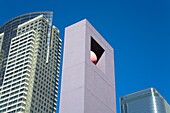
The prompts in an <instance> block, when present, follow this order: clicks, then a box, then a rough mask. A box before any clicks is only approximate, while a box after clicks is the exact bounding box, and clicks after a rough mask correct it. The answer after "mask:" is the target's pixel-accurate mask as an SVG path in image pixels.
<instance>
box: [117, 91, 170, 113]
mask: <svg viewBox="0 0 170 113" xmlns="http://www.w3.org/2000/svg"><path fill="white" fill-rule="evenodd" d="M120 101H121V113H170V105H169V104H168V103H167V102H166V100H165V99H164V98H163V97H162V96H161V95H160V93H159V92H158V91H157V90H156V89H154V88H149V89H145V90H142V91H139V92H136V93H133V94H129V95H126V96H123V97H121V98H120Z"/></svg>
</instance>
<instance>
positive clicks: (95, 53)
mask: <svg viewBox="0 0 170 113" xmlns="http://www.w3.org/2000/svg"><path fill="white" fill-rule="evenodd" d="M103 53H104V49H103V48H102V47H101V46H100V45H99V44H98V43H97V42H96V41H95V40H94V38H93V37H91V50H90V60H91V61H92V62H93V63H94V64H97V63H98V61H99V60H100V58H101V56H102V54H103Z"/></svg>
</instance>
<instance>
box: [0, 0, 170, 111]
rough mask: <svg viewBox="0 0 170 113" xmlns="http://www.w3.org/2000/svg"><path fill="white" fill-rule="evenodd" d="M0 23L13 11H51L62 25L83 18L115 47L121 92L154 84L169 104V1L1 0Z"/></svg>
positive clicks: (56, 23) (117, 75)
mask: <svg viewBox="0 0 170 113" xmlns="http://www.w3.org/2000/svg"><path fill="white" fill-rule="evenodd" d="M0 5H1V6H0V25H2V24H3V23H5V22H6V21H8V20H10V19H11V18H13V17H15V16H19V15H21V14H24V13H28V12H34V11H48V10H50V11H53V12H54V19H53V24H54V25H56V26H57V27H58V28H59V29H60V36H61V38H62V39H63V37H64V34H63V33H64V28H65V27H66V26H68V25H71V24H73V23H75V22H77V21H79V20H81V19H84V18H87V19H88V20H89V21H90V22H91V24H92V25H93V26H94V27H95V28H96V29H97V30H98V31H99V32H100V34H101V35H102V36H103V37H104V38H105V39H106V40H107V41H108V42H109V43H110V44H111V45H112V47H113V48H114V51H115V69H116V91H117V111H118V112H117V113H119V110H120V108H119V97H120V96H123V95H126V94H129V93H133V92H135V91H139V90H142V89H145V88H149V87H155V88H156V89H157V90H158V91H159V92H160V93H161V94H162V95H163V96H164V98H165V99H166V100H167V101H168V102H169V103H170V7H169V6H170V1H169V0H104V1H103V0H1V1H0Z"/></svg>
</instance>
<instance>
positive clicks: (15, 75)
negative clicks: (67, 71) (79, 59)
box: [0, 12, 62, 113]
mask: <svg viewBox="0 0 170 113" xmlns="http://www.w3.org/2000/svg"><path fill="white" fill-rule="evenodd" d="M52 15H53V14H52V12H35V13H29V14H25V15H21V16H18V17H16V18H14V19H11V20H10V21H8V22H7V23H5V24H4V25H3V26H2V27H1V28H0V46H1V47H0V66H1V68H0V88H1V90H0V93H1V94H0V112H2V113H3V112H5V113H13V112H14V113H15V112H23V113H53V112H55V111H56V106H57V105H56V103H57V95H58V82H59V70H60V56H61V44H62V41H61V39H60V38H59V30H58V29H57V28H56V27H55V26H52Z"/></svg>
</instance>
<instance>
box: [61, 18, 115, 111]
mask: <svg viewBox="0 0 170 113" xmlns="http://www.w3.org/2000/svg"><path fill="white" fill-rule="evenodd" d="M113 54H114V53H113V48H112V47H111V46H110V45H109V44H108V43H107V42H106V41H105V40H104V38H103V37H102V36H101V35H100V34H99V33H98V32H97V31H96V30H95V28H94V27H93V26H92V25H91V24H90V23H89V22H88V21H87V20H86V19H84V20H82V21H80V22H78V23H75V24H73V25H71V26H69V27H67V28H66V29H65V40H64V56H63V70H62V71H63V72H62V74H63V75H62V83H61V99H60V100H61V101H60V113H116V98H115V75H114V60H113V59H114V56H113Z"/></svg>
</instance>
